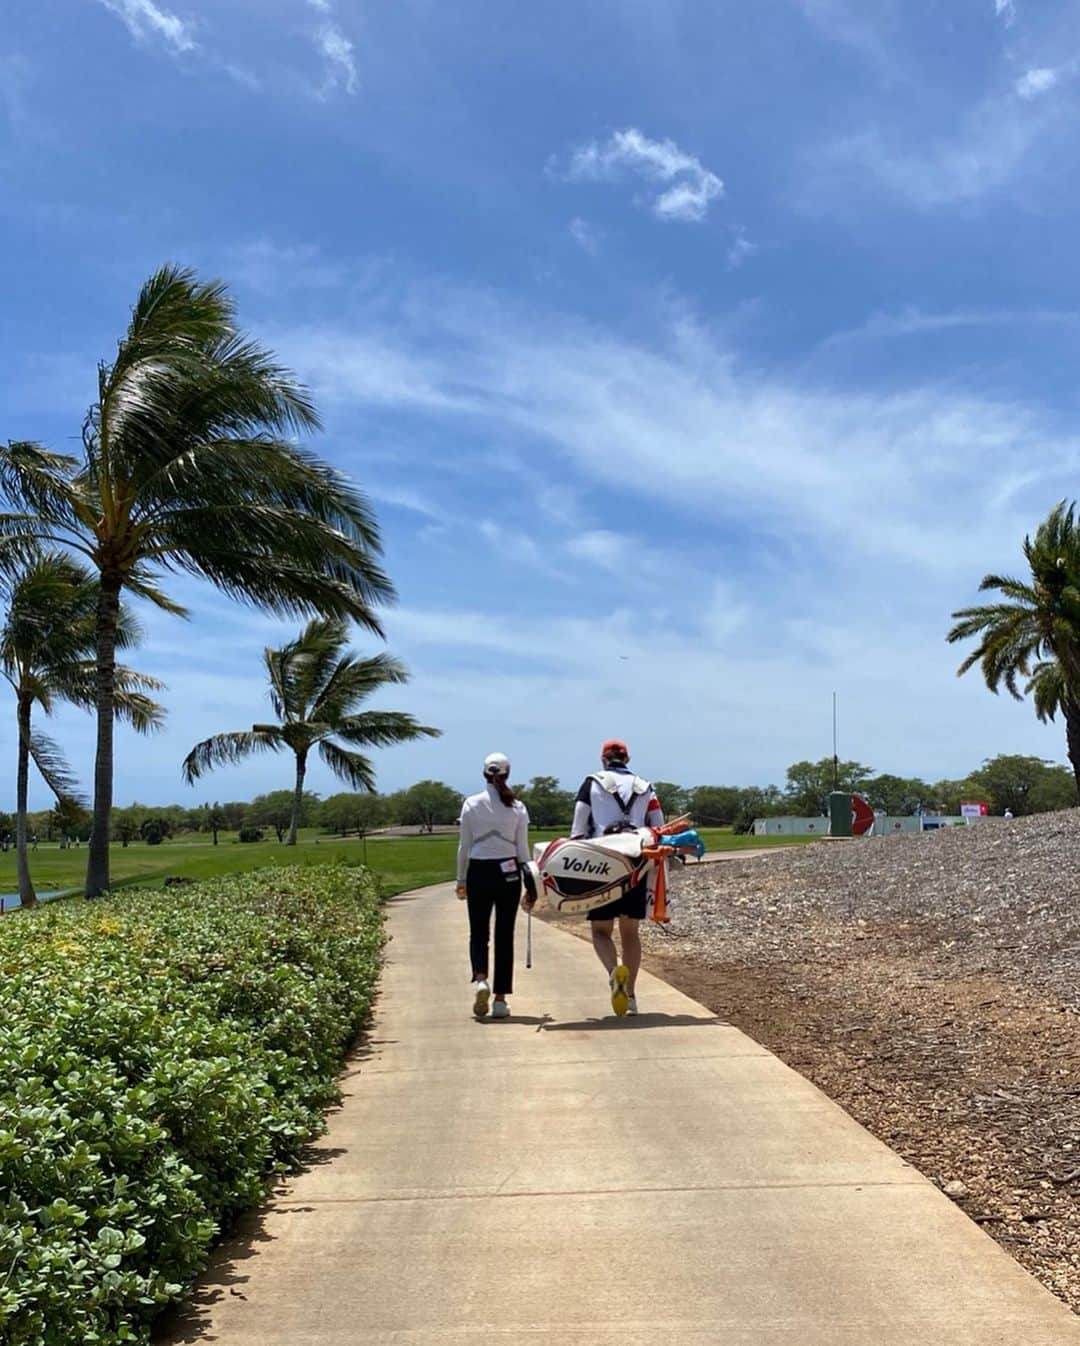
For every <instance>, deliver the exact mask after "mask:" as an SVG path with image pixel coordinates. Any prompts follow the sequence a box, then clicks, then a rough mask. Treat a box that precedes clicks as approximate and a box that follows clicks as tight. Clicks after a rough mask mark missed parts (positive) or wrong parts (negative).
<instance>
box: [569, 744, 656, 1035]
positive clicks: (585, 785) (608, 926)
mask: <svg viewBox="0 0 1080 1346" xmlns="http://www.w3.org/2000/svg"><path fill="white" fill-rule="evenodd" d="M600 761H601V763H602V765H603V770H602V771H596V772H594V773H593V774H592V775H591V776H586V777H585V779H584V781H582V783H581V789H580V790H579V791H578V795H577V802H576V803H575V805H574V821H573V825H572V827H571V829H570V834H571V836H572V837H574V838H582V837H599V836H605V835H610V834H611V833H613V832H620V831H629V830H631V829H633V828H638V827H661V826H663V822H664V814H663V810H662V809H661V807H660V801H659V800H658V799H657V797H656V793H655V791H654V790H653V787H652V785H651V783H650V782H649V781H647V780H645V779H644V778H643V777H641V776H638V775H635V774H634V772H633V771H631V770H630V767H629V762H630V751H629V749H628V748H627V746H626V744H625V743H624V742H623V741H622V740H621V739H617V738H610V739H608V740H607V742H606V743H605V744H604V745H603V747H602V748H601V749H600ZM647 906H648V884H647V882H646V881H645V880H644V879H643V880H642V881H641V882H640V883H637V884H635V885H634V887H633V888H630V889H629V890H628V891H627V892H625V893H624V894H623V895H622V896H621V897H619V898H616V899H615V901H614V902H608V903H605V905H604V906H602V907H595V908H593V910H592V911H590V912H588V913H587V915H588V919H589V922H590V925H591V930H592V942H593V948H594V949H595V950H596V956H597V957H598V958H599V959H600V961H601V963H603V965H604V969H605V971H606V972H607V974H608V986H609V988H610V991H611V1008H612V1009H613V1010H614V1011H615V1013H616V1014H618V1015H623V1014H636V1013H637V1012H638V1006H637V976H638V972H639V971H640V969H641V934H640V930H639V926H640V924H641V922H642V921H643V920H644V919H645V913H646V910H647ZM616 921H618V923H619V943H620V945H621V946H622V956H621V957H620V956H619V951H618V950H617V949H616V947H615V937H614V936H615V922H616Z"/></svg>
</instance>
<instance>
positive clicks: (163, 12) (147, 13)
mask: <svg viewBox="0 0 1080 1346" xmlns="http://www.w3.org/2000/svg"><path fill="white" fill-rule="evenodd" d="M99 3H100V4H103V5H104V6H105V8H106V9H107V10H109V11H110V12H111V13H113V14H115V15H116V16H117V18H119V19H120V20H121V21H122V22H123V23H124V25H125V26H126V27H127V30H128V32H129V33H130V34H131V35H132V37H133V38H135V39H136V41H140V42H141V41H144V40H145V39H146V38H150V37H156V38H160V39H161V41H163V42H164V43H165V45H166V46H167V47H169V48H170V49H171V50H172V51H174V52H177V53H180V52H185V51H193V50H194V49H195V37H194V30H193V28H192V25H191V24H190V23H188V22H186V21H185V20H184V19H181V18H179V17H178V16H177V15H175V14H173V13H170V11H169V10H167V9H162V7H161V6H160V5H158V4H156V3H155V0H99Z"/></svg>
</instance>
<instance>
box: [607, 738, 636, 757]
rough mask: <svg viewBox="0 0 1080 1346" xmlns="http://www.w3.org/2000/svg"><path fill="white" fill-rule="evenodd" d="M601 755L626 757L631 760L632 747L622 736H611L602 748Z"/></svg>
mask: <svg viewBox="0 0 1080 1346" xmlns="http://www.w3.org/2000/svg"><path fill="white" fill-rule="evenodd" d="M600 757H601V758H604V757H625V758H626V760H627V761H629V760H630V749H629V748H628V747H627V746H626V744H625V743H624V742H623V741H622V739H621V738H609V739H608V740H607V742H606V743H605V744H604V746H603V747H602V748H601V749H600Z"/></svg>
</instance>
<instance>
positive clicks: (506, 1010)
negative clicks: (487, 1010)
mask: <svg viewBox="0 0 1080 1346" xmlns="http://www.w3.org/2000/svg"><path fill="white" fill-rule="evenodd" d="M491 1017H492V1018H493V1019H509V1017H510V1006H509V1005H508V1004H507V1003H506V1001H505V1000H496V1002H495V1004H494V1005H492V1007H491Z"/></svg>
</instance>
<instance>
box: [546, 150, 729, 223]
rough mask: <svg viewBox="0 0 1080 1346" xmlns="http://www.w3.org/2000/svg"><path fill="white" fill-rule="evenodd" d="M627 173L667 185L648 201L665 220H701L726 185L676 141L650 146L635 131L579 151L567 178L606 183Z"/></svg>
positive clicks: (650, 196) (688, 221)
mask: <svg viewBox="0 0 1080 1346" xmlns="http://www.w3.org/2000/svg"><path fill="white" fill-rule="evenodd" d="M626 173H631V174H635V175H636V176H638V177H641V178H644V179H646V181H648V182H651V183H654V184H669V185H667V186H665V187H664V189H663V190H662V191H654V192H653V193H651V194H650V195H649V197H648V203H649V207H650V209H651V210H652V212H653V214H654V215H656V217H657V218H658V219H661V220H677V221H681V222H683V223H691V222H697V221H699V220H703V219H704V218H705V215H706V214H707V212H708V209H709V205H710V203H711V202H712V201H714V200H715V199H716V198H717V197H719V196H722V195H723V191H724V184H723V182H721V180H720V179H719V178H718V177H717V176H716V174H715V173H713V172H711V171H710V170H709V169H707V168H706V167H705V166H704V165H703V164H702V162H701V160H700V159H697V158H696V157H695V156H694V155H692V154H687V153H686V152H685V151H684V150H681V149H680V148H679V147H678V145H676V144H675V142H674V141H673V140H650V139H649V137H648V136H646V135H643V134H642V132H641V131H639V130H637V128H636V127H632V126H631V127H627V128H626V129H625V130H623V131H616V132H615V133H614V134H613V135H612V136H611V137H610V138H609V139H608V140H607V141H605V142H604V143H603V144H600V143H599V142H598V141H595V140H594V141H590V142H589V143H588V144H585V145H579V146H578V147H577V149H575V150H574V152H573V154H572V155H571V157H570V165H569V168H568V169H567V174H566V176H567V177H568V178H569V179H570V180H571V181H577V182H587V181H592V182H606V181H615V180H617V179H619V178H620V177H622V176H624V175H625V174H626Z"/></svg>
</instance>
